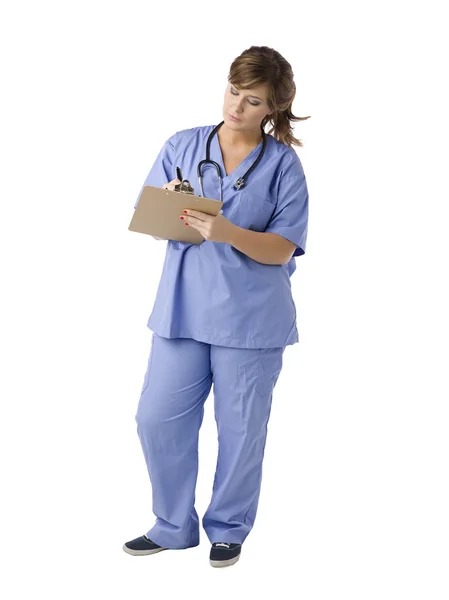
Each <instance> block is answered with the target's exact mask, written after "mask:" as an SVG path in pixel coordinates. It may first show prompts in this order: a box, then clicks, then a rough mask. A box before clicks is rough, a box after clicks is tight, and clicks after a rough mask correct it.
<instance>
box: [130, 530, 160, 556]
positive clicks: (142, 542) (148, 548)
mask: <svg viewBox="0 0 449 600" xmlns="http://www.w3.org/2000/svg"><path fill="white" fill-rule="evenodd" d="M123 550H124V551H125V552H127V553H128V554H132V555H133V556H146V555H148V554H156V552H162V550H167V548H162V547H161V546H158V545H157V544H155V543H154V542H152V541H151V540H150V538H147V536H146V535H141V536H140V537H138V538H136V539H135V540H131V541H130V542H126V544H124V546H123Z"/></svg>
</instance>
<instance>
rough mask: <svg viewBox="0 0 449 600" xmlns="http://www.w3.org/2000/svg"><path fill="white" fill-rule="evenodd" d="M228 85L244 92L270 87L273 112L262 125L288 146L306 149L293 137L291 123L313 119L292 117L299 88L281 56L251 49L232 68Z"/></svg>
mask: <svg viewBox="0 0 449 600" xmlns="http://www.w3.org/2000/svg"><path fill="white" fill-rule="evenodd" d="M228 81H229V83H232V84H233V85H235V86H237V87H238V88H241V89H249V88H252V87H256V86H258V85H262V84H265V83H267V84H268V86H269V89H270V91H269V94H268V106H269V108H270V111H271V112H270V115H269V116H267V117H265V118H264V120H263V121H262V126H263V127H265V125H266V124H267V123H270V124H271V126H272V127H271V129H270V130H269V131H268V134H271V133H273V137H274V138H276V139H277V140H278V141H279V142H281V143H282V144H285V145H286V146H290V147H292V146H302V145H303V144H302V141H301V140H298V139H296V138H295V137H294V136H293V127H292V123H293V122H294V121H304V120H306V119H310V116H309V117H295V115H294V114H293V113H292V104H293V100H294V99H295V95H296V85H295V82H294V80H293V71H292V67H291V65H290V63H289V62H287V61H286V60H285V58H284V57H283V56H282V55H281V54H279V52H277V51H276V50H273V49H272V48H268V46H251V48H248V50H245V51H244V52H242V54H240V56H238V57H237V58H236V59H235V60H234V62H233V63H232V64H231V67H230V69H229V75H228Z"/></svg>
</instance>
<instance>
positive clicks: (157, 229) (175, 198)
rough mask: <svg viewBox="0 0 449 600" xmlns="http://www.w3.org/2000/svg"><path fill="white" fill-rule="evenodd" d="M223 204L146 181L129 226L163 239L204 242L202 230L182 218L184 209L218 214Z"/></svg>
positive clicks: (131, 228) (195, 242)
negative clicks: (148, 183)
mask: <svg viewBox="0 0 449 600" xmlns="http://www.w3.org/2000/svg"><path fill="white" fill-rule="evenodd" d="M222 206H223V202H221V201H220V200H213V199H211V198H202V197H200V196H194V195H193V194H184V193H181V192H174V191H172V190H166V189H163V188H158V187H153V186H152V185H145V186H144V187H143V190H142V193H141V194H140V197H139V201H138V203H137V206H136V208H135V210H134V214H133V217H132V219H131V222H130V224H129V227H128V229H129V231H135V232H137V233H146V234H147V235H152V236H154V237H157V238H160V239H162V240H176V241H177V242H189V243H190V244H201V243H202V242H203V241H204V238H203V236H202V235H201V233H200V232H199V231H197V230H196V229H194V228H193V227H186V226H185V224H184V222H183V221H181V220H180V218H179V217H180V216H181V215H182V211H183V210H184V209H187V210H198V211H200V212H204V213H207V214H208V215H212V216H214V217H216V216H217V215H218V214H219V212H220V210H221V208H222Z"/></svg>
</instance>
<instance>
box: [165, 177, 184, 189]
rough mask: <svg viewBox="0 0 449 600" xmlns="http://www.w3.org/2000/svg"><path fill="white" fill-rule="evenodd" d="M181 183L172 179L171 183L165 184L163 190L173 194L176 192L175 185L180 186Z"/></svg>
mask: <svg viewBox="0 0 449 600" xmlns="http://www.w3.org/2000/svg"><path fill="white" fill-rule="evenodd" d="M180 183H181V182H180V180H179V179H172V180H171V181H170V182H169V183H164V185H163V186H162V188H163V189H164V190H171V191H172V192H173V191H174V190H175V185H179V184H180Z"/></svg>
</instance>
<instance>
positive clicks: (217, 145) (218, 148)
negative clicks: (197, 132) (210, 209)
mask: <svg viewBox="0 0 449 600" xmlns="http://www.w3.org/2000/svg"><path fill="white" fill-rule="evenodd" d="M212 143H213V144H215V151H216V153H217V156H219V159H220V161H219V164H220V168H221V170H222V173H223V181H225V179H229V177H233V178H234V177H236V178H237V179H238V176H237V175H240V173H238V172H240V171H244V172H246V171H247V170H248V169H249V166H248V167H247V168H246V169H244V167H245V166H246V165H247V164H248V162H249V161H250V159H251V157H252V156H253V155H254V153H255V152H260V150H261V148H262V144H263V140H262V141H260V142H259V143H258V144H257V146H256V147H255V148H253V149H252V150H251V152H250V153H249V154H247V155H246V156H245V158H244V159H243V160H242V161H241V162H240V163H239V164H238V166H237V167H236V168H235V169H234V170H233V171H232V172H231V173H229V174H228V173H226V168H225V164H224V159H223V152H222V151H221V146H220V141H219V139H218V131H217V133H216V134H215V135H214V137H213V138H212ZM241 174H242V175H243V173H241Z"/></svg>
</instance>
